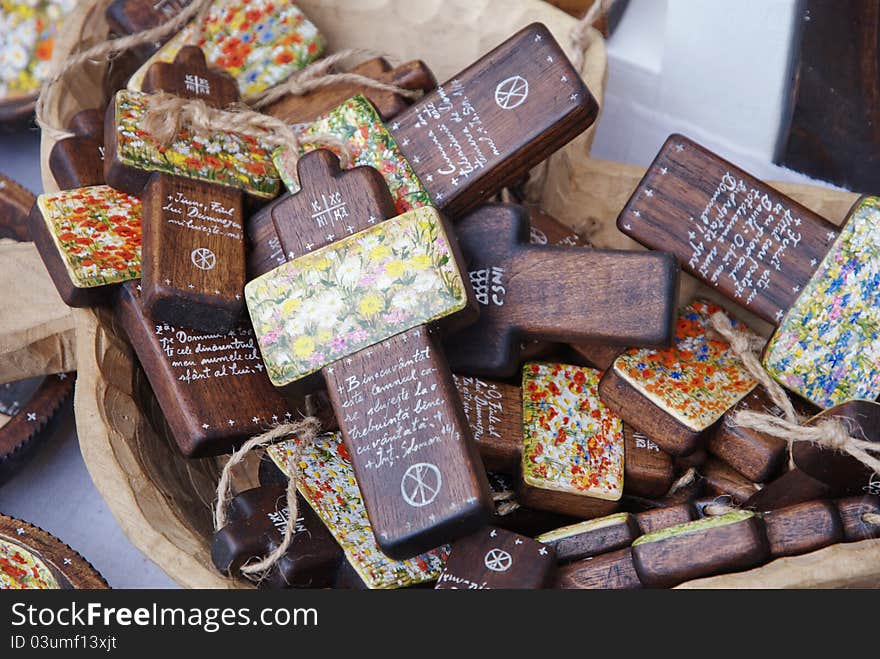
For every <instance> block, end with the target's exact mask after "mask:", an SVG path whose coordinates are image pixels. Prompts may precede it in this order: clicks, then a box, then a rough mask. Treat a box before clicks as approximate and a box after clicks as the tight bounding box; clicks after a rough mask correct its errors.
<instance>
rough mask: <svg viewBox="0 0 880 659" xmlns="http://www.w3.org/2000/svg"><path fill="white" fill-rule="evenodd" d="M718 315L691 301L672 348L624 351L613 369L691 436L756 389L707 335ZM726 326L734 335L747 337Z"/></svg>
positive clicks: (737, 362)
mask: <svg viewBox="0 0 880 659" xmlns="http://www.w3.org/2000/svg"><path fill="white" fill-rule="evenodd" d="M721 310H722V309H721V307H719V306H717V305H714V304H712V303H710V302H706V301H704V300H695V301H693V302H691V303H690V304H689V305H688V306H687V307H685V309H684V310H683V311H682V312H681V314H680V315H679V318H678V322H677V324H676V330H675V345H674V346H672V347H671V348H661V349H650V348H643V349H633V350H628V351H627V352H625V353H623V354H622V355H621V356H620V357H618V358H617V359H616V360H615V362H614V365H613V368H614V370H615V372H616V373H617V374H618V375H620V376H621V377H622V378H623V379H624V380H626V381H627V382H629V383H630V384H631V385H632V386H633V387H635V388H636V389H637V390H638V391H640V392H641V393H642V395H644V396H646V397H647V398H648V399H649V400H650V401H651V402H653V403H654V404H655V405H657V406H659V407H660V408H661V409H663V410H665V411H666V412H668V413H669V414H671V415H672V416H673V417H675V418H676V419H677V420H678V421H680V422H681V423H683V424H684V425H686V426H687V427H688V428H690V429H692V430H695V431H700V430H705V429H706V428H708V427H709V426H711V425H712V424H713V423H715V422H716V421H717V420H718V419H719V418H721V416H722V415H723V414H724V413H725V412H726V411H727V410H728V409H730V408H731V407H733V406H734V405H735V404H736V403H738V402H739V401H740V400H741V399H742V398H744V397H745V396H747V395H748V394H749V392H751V391H752V389H754V388H755V386H756V385H757V382H755V380H753V379H752V377H751V376H750V375H749V373H748V371H747V370H746V368H745V366H744V365H743V363H742V362H741V361H740V359H739V357H737V356H736V355H735V354H734V353H733V351H732V350H731V349H730V346H729V345H728V344H727V343H726V342H725V341H723V340H721V339H719V338H715V337H710V336H709V335H708V334H707V330H708V328H709V327H710V325H709V318H710V316H711V315H712V314H713V313H715V312H716V311H721ZM731 322H732V323H733V326H734V329H736V331H739V332H748V333H751V330H750V329H749V328H748V327H746V326H745V325H744V324H743V323H740V322H738V321H737V320H736V319H731Z"/></svg>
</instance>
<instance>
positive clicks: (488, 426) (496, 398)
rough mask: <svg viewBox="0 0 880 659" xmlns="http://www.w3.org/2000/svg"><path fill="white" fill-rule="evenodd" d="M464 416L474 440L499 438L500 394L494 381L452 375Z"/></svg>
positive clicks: (501, 411)
mask: <svg viewBox="0 0 880 659" xmlns="http://www.w3.org/2000/svg"><path fill="white" fill-rule="evenodd" d="M452 377H453V379H454V380H455V386H456V388H457V389H458V393H459V395H460V397H461V403H462V407H463V408H464V413H465V416H467V418H468V422H469V423H470V427H471V432H472V433H473V435H474V439H475V440H476V441H478V442H479V441H482V440H484V439H489V438H494V439H501V432H500V429H501V428H500V425H501V414H502V413H503V412H504V408H503V406H502V394H501V390H500V389H499V388H498V385H497V384H495V383H494V382H485V381H483V380H480V379H479V378H472V377H464V376H461V375H453V376H452Z"/></svg>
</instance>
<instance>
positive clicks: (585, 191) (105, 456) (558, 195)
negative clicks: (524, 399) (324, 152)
mask: <svg viewBox="0 0 880 659" xmlns="http://www.w3.org/2000/svg"><path fill="white" fill-rule="evenodd" d="M298 4H299V5H300V6H301V7H302V9H303V10H304V11H305V13H306V14H307V15H308V16H309V17H310V18H311V19H312V20H313V21H314V22H315V23H316V24H317V25H318V27H319V29H321V31H322V32H323V33H324V34H325V36H327V38H328V42H329V46H330V49H331V50H335V49H339V48H345V47H363V48H376V47H377V46H379V47H381V45H382V44H394V52H393V54H394V55H396V56H397V57H399V58H400V59H404V60H405V59H414V58H420V59H423V60H425V61H426V62H427V63H428V65H429V66H431V68H432V69H433V70H434V72H435V74H436V75H437V78H438V79H439V80H445V79H447V78H449V77H451V76H452V75H454V74H455V73H456V72H457V71H459V70H461V69H462V68H463V67H464V66H466V65H467V64H469V63H470V62H471V61H473V60H475V59H476V58H478V57H479V56H480V55H481V54H482V53H484V52H486V51H488V50H489V49H490V48H491V47H493V46H495V45H496V44H498V43H500V42H501V41H503V40H504V39H505V38H506V37H507V36H509V35H511V34H513V33H514V32H516V31H517V30H518V29H519V28H521V27H523V26H525V25H527V24H529V23H531V22H534V21H541V22H543V23H544V24H545V25H547V27H548V28H549V29H550V31H551V32H552V33H553V34H554V35H555V36H556V38H557V39H558V41H559V42H560V44H561V45H562V46H563V48H566V49H570V48H571V46H570V45H569V44H570V38H569V35H570V33H571V30H572V28H573V27H574V26H575V24H576V21H575V19H574V18H572V17H571V16H568V15H567V14H565V13H563V12H561V11H559V10H557V9H555V8H554V7H552V6H550V5H548V4H546V3H544V2H541V1H539V0H515V1H514V0H481V1H480V2H471V1H469V0H370V1H369V2H366V1H364V0H300V2H299V3H298ZM103 7H104V3H103V2H101V1H100V0H99V1H97V2H82V3H81V5H80V7H79V8H78V9H77V10H76V12H75V13H74V14H73V15H72V16H71V18H70V19H69V20H68V22H67V23H66V29H65V34H64V35H62V39H61V40H60V41H59V43H58V44H57V46H56V52H55V57H56V58H57V59H56V61H57V62H60V61H64V59H65V58H66V57H67V56H68V55H69V54H70V53H71V52H73V51H76V50H79V49H82V48H84V47H86V46H88V45H90V44H92V43H94V42H96V41H98V40H100V39H102V38H103V37H104V35H106V31H107V27H106V24H105V22H104V18H103ZM593 36H594V38H593V39H592V41H591V43H590V45H589V47H588V49H587V51H586V53H585V55H586V57H585V65H584V69H583V71H582V75H583V77H584V79H585V81H586V82H587V85H588V86H589V88H590V89H591V90H592V92H593V94H594V95H595V96H596V97H597V100H599V102H600V103H601V100H602V92H603V89H604V83H605V75H606V56H605V46H604V42H603V41H602V39H601V36H600V35H599V34H598V32H596V33H594V35H593ZM569 54H571V51H570V50H569ZM103 73H104V68H103V66H101V65H98V64H95V65H89V66H88V67H87V69H86V70H85V71H84V72H83V73H82V74H81V75H80V76H79V77H78V78H77V79H76V80H72V81H68V82H67V83H66V84H62V85H59V86H58V87H57V88H56V90H55V93H53V94H52V95H51V97H49V98H48V99H47V103H46V109H47V114H48V118H49V119H50V120H51V121H52V122H53V123H54V124H55V125H59V126H63V125H64V124H65V122H66V120H68V119H69V118H70V117H71V116H72V115H73V114H75V113H76V112H78V111H79V110H81V109H86V108H90V107H95V106H96V105H97V104H98V103H97V100H98V99H101V98H102V95H103V93H104V92H103V89H102V84H101V80H102V78H103ZM592 134H593V131H592V130H591V131H588V132H587V133H586V134H584V135H583V136H581V137H579V138H578V139H577V140H575V141H574V142H573V143H572V144H570V145H569V146H568V147H566V149H564V150H563V151H562V152H560V153H558V154H556V155H555V156H554V157H553V158H551V160H550V165H549V168H548V173H547V177H546V179H545V180H544V185H543V189H542V190H541V194H540V197H541V199H540V201H541V203H542V205H543V206H544V207H545V209H546V210H547V211H548V212H550V213H552V214H553V215H555V216H556V217H557V218H559V219H560V220H562V221H563V222H565V223H567V224H569V225H570V226H572V227H573V228H576V229H578V230H580V231H583V232H585V233H588V234H589V235H590V236H591V237H592V238H593V240H594V242H595V243H596V244H597V245H599V246H606V247H625V248H633V247H635V244H634V243H633V242H631V241H630V240H629V239H627V238H625V237H624V236H622V235H621V234H620V233H619V232H617V231H616V229H615V228H614V220H615V218H616V216H617V213H618V212H619V210H620V208H622V206H623V204H624V202H625V201H626V199H627V198H628V197H629V194H630V193H631V192H632V190H633V188H634V187H635V185H636V183H637V182H638V180H639V178H640V177H641V173H642V172H641V170H639V169H638V168H633V167H627V166H622V165H619V164H617V163H602V162H599V161H595V160H591V159H590V157H589V150H590V145H591V142H592ZM52 145H53V143H52V140H51V138H49V137H48V136H46V135H44V137H43V143H42V164H43V167H42V171H43V183H44V187H45V188H46V190H48V191H51V190H55V189H57V186H56V184H55V181H54V180H53V179H52V176H51V173H50V171H49V168H48V164H47V163H48V153H49V151H50V150H51V148H52ZM784 190H785V191H786V192H788V193H790V194H793V196H795V197H796V198H798V199H799V200H800V201H802V202H803V203H805V204H806V205H807V206H809V207H812V208H814V209H816V210H818V211H820V212H821V213H822V214H824V215H825V216H826V217H829V218H831V219H840V218H842V217H843V215H844V213H845V212H846V209H847V208H848V206H849V205H850V203H851V197H852V195H845V194H842V193H834V192H827V191H824V190H819V189H817V188H803V187H801V188H796V187H792V186H788V187H786V188H785V189H784ZM584 209H588V212H584ZM683 288H684V291H685V293H683V295H687V294H692V293H694V292H695V289H696V284H695V283H694V282H691V283H690V284H689V285H686V286H684V287H683ZM75 318H76V324H77V340H76V351H77V367H78V371H79V377H78V380H77V386H76V397H75V407H76V416H77V430H78V434H79V438H80V445H81V448H82V453H83V457H84V458H85V462H86V465H87V467H88V469H89V472H90V474H91V476H92V479H93V481H94V483H95V486H96V487H97V488H98V490H99V491H100V492H101V494H102V495H103V497H104V498H105V499H106V501H107V503H108V505H109V506H110V509H111V510H112V511H113V514H114V516H115V517H116V519H117V521H118V522H119V524H120V525H121V526H122V529H123V530H124V532H125V533H126V535H127V536H128V537H129V539H130V540H131V541H132V543H134V544H135V545H136V546H137V547H138V548H139V549H140V550H141V551H143V552H144V553H145V554H146V555H147V556H149V557H150V558H151V559H152V560H153V561H154V562H155V563H156V564H158V565H159V566H160V567H161V568H162V569H163V570H165V572H167V573H168V575H169V576H170V577H171V578H173V579H174V580H176V581H177V582H178V583H180V584H181V585H183V586H187V587H201V588H203V587H239V586H241V584H240V583H239V582H233V581H231V580H229V579H227V578H224V577H223V576H221V575H220V574H219V573H217V571H216V570H215V569H214V568H213V565H212V563H211V559H210V537H211V531H212V528H211V502H212V499H213V496H214V491H215V483H216V478H217V474H218V472H219V469H218V462H217V460H215V459H208V460H184V459H183V458H182V457H180V455H179V453H178V451H177V449H176V447H175V446H174V445H173V443H171V442H170V441H169V440H168V438H167V437H166V436H163V434H162V433H158V432H156V430H154V428H153V426H152V425H151V424H150V422H149V421H148V418H154V416H152V415H157V414H158V408H157V405H156V401H155V398H154V396H153V394H152V391H151V390H150V387H149V385H148V384H147V382H146V379H145V377H144V375H143V372H142V371H141V369H140V367H139V365H138V363H137V360H136V359H135V358H134V356H133V353H132V350H131V348H130V346H129V345H128V343H127V342H126V340H125V338H124V335H123V334H122V333H121V332H120V331H119V330H118V328H117V327H116V326H115V324H114V322H113V321H112V317H111V315H110V314H109V313H107V312H106V311H94V310H83V309H80V310H76V312H75ZM755 326H756V327H761V325H760V324H758V323H755ZM764 329H767V328H766V326H764ZM157 425H161V424H157ZM251 478H252V477H249V476H245V477H244V478H243V482H242V483H241V484H240V485H241V486H242V487H245V486H247V485H248V483H249V481H250V480H251ZM704 584H708V585H711V586H715V587H721V586H736V587H748V586H753V587H768V586H789V587H791V586H805V587H817V586H831V585H839V586H867V585H880V541H866V542H861V543H857V544H853V545H840V546H835V547H830V548H827V549H825V550H822V551H819V552H815V553H814V554H810V555H807V556H801V557H797V558H791V559H784V560H779V561H775V562H774V563H772V564H770V565H768V566H765V567H762V568H759V569H757V570H752V571H750V572H746V573H742V574H739V575H732V576H724V577H717V578H714V579H708V580H702V581H701V582H692V583H691V584H688V585H704Z"/></svg>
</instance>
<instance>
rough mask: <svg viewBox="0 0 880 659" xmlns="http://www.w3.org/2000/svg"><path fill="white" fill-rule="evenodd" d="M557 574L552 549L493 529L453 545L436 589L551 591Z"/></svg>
mask: <svg viewBox="0 0 880 659" xmlns="http://www.w3.org/2000/svg"><path fill="white" fill-rule="evenodd" d="M555 571H556V552H555V551H554V550H553V548H552V547H548V546H547V545H544V544H542V543H540V542H536V541H534V540H532V539H531V538H527V537H525V536H521V535H517V534H516V533H511V532H510V531H505V530H504V529H499V528H495V527H491V526H490V527H488V528H485V529H483V530H481V531H480V532H478V533H475V534H473V535H470V536H468V537H466V538H462V539H461V540H458V541H456V542H455V544H454V545H452V551H451V552H450V554H449V558H448V559H447V560H446V565H445V566H444V567H443V572H442V573H441V574H440V578H439V579H437V586H436V589H437V590H499V589H511V588H517V589H539V588H548V587H549V586H550V583H551V581H552V579H553V574H554V572H555Z"/></svg>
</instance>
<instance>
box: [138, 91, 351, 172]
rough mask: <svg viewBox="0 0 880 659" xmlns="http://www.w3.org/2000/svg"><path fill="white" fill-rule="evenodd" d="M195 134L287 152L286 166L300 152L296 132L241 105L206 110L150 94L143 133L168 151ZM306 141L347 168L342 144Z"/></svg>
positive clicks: (320, 137)
mask: <svg viewBox="0 0 880 659" xmlns="http://www.w3.org/2000/svg"><path fill="white" fill-rule="evenodd" d="M184 128H187V129H190V130H192V131H193V132H197V133H213V132H234V133H238V134H239V135H247V136H248V137H251V138H253V139H256V140H259V141H260V142H261V143H262V144H264V145H266V146H272V147H278V146H284V147H287V148H288V154H289V156H288V157H287V158H286V162H287V163H289V164H290V165H293V164H295V163H296V160H297V159H298V158H299V151H300V141H301V140H300V131H301V130H304V129H299V130H295V129H294V128H293V127H292V126H289V125H288V124H287V123H285V122H284V121H282V120H281V119H277V118H275V117H270V116H269V115H266V114H262V113H260V112H254V111H253V110H251V109H250V108H248V107H247V106H245V105H242V104H234V105H231V106H230V107H228V108H226V109H225V110H221V109H218V108H214V107H211V106H209V105H208V104H207V103H205V102H204V101H203V100H201V99H188V98H181V97H179V96H175V95H174V94H168V93H166V92H158V93H156V94H150V95H149V97H148V100H147V109H146V112H145V113H144V130H145V131H146V132H148V133H150V134H151V135H152V136H153V137H154V138H155V139H156V141H157V142H158V143H159V145H160V146H163V147H168V146H170V145H171V143H172V142H173V141H174V138H175V137H176V136H177V135H179V134H180V132H181V131H182V130H183V129H184ZM308 141H309V142H310V143H313V144H316V145H318V146H323V147H328V148H331V149H333V150H335V151H336V152H337V153H338V155H339V159H340V162H341V166H342V167H343V168H347V167H349V165H350V163H351V154H350V153H349V151H348V147H347V146H346V144H345V143H344V142H343V141H342V140H341V139H339V138H338V137H335V136H333V135H329V134H327V133H315V134H312V135H309V137H308Z"/></svg>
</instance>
